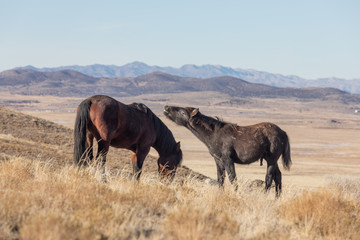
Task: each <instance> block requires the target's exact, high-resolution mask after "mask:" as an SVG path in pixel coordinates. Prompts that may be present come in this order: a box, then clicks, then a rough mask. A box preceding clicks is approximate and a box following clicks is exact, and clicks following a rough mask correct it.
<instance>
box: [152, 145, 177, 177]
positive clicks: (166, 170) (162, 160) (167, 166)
mask: <svg viewBox="0 0 360 240" xmlns="http://www.w3.org/2000/svg"><path fill="white" fill-rule="evenodd" d="M181 160H182V151H181V148H180V142H178V143H176V146H175V147H174V149H173V151H172V152H171V153H170V154H168V155H167V156H160V157H159V159H158V171H159V174H160V177H161V179H169V180H170V182H171V181H172V180H173V179H174V176H175V172H176V169H177V167H178V166H179V165H180V164H181Z"/></svg>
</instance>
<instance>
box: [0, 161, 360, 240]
mask: <svg viewBox="0 0 360 240" xmlns="http://www.w3.org/2000/svg"><path fill="white" fill-rule="evenodd" d="M107 180H108V183H107V184H101V183H99V182H98V181H97V180H96V177H94V173H93V172H92V171H91V168H83V169H77V168H75V167H74V166H71V165H68V166H63V167H56V165H53V164H51V163H45V162H40V161H36V160H28V159H26V158H20V157H12V158H10V159H8V160H6V161H1V162H0V239H145V238H146V239H304V238H306V239H356V238H357V237H358V236H360V232H359V229H360V219H359V218H360V197H359V196H360V194H359V192H358V191H359V189H360V183H359V180H358V179H345V180H344V179H341V178H339V179H332V181H330V183H329V188H324V189H319V190H317V191H312V192H311V191H299V189H294V188H293V187H291V186H285V188H284V192H283V195H282V197H281V198H279V199H277V200H276V199H275V198H274V193H273V192H271V193H270V194H264V193H263V191H262V189H253V188H250V187H249V184H248V181H246V180H244V179H240V180H239V185H240V186H239V191H234V189H233V188H232V187H231V186H229V185H226V186H225V189H223V190H221V189H219V188H218V187H217V186H214V185H210V184H206V183H203V182H200V181H198V180H196V179H185V180H181V181H177V182H175V183H173V184H171V185H170V186H167V185H163V184H162V183H160V182H159V181H158V179H157V176H155V175H151V174H146V173H145V174H144V175H143V176H142V178H141V181H140V182H138V183H137V182H134V181H133V180H131V179H129V177H128V175H127V174H123V173H121V172H118V174H111V175H109V176H107ZM347 187H348V188H347ZM356 191H357V192H356Z"/></svg>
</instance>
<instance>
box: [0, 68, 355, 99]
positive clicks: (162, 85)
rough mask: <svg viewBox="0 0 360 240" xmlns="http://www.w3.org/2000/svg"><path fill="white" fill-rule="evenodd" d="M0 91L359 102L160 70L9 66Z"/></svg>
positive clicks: (335, 93) (339, 94) (332, 92)
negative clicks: (114, 73)
mask: <svg viewBox="0 0 360 240" xmlns="http://www.w3.org/2000/svg"><path fill="white" fill-rule="evenodd" d="M0 91H6V92H11V93H16V94H22V95H56V96H77V97H79V96H81V97H87V96H91V95H94V94H106V95H110V96H113V97H127V96H139V95H142V94H172V93H187V92H199V93H200V94H202V92H217V93H221V94H226V95H228V96H230V97H231V98H232V99H238V98H245V97H257V98H297V99H303V100H310V99H320V100H336V101H342V102H345V103H350V102H351V103H356V104H359V103H360V95H359V94H350V93H347V92H344V91H341V90H339V89H335V88H279V87H274V86H268V85H265V84H259V83H250V82H247V81H244V80H242V79H240V78H235V77H231V76H221V77H212V78H193V77H180V76H175V75H170V74H167V73H163V72H152V73H149V74H145V75H141V76H139V77H116V78H109V77H92V76H88V75H85V74H82V73H79V72H76V71H73V70H61V71H56V72H39V71H35V70H31V69H13V70H7V71H4V72H1V73H0ZM184 96H185V95H184Z"/></svg>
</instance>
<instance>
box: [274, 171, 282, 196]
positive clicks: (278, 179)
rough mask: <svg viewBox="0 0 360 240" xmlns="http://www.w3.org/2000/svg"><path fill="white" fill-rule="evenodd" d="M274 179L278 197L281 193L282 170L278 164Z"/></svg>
mask: <svg viewBox="0 0 360 240" xmlns="http://www.w3.org/2000/svg"><path fill="white" fill-rule="evenodd" d="M274 181H275V191H276V197H279V196H280V194H281V172H280V169H279V166H278V165H277V164H276V167H275V174H274Z"/></svg>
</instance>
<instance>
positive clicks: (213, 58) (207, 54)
mask: <svg viewBox="0 0 360 240" xmlns="http://www.w3.org/2000/svg"><path fill="white" fill-rule="evenodd" d="M0 6H1V7H0V71H3V70H6V69H10V68H14V67H18V66H25V65H33V66H36V67H56V66H64V65H90V64H95V63H98V64H114V65H124V64H126V63H129V62H133V61H142V62H145V63H147V64H149V65H158V66H173V67H180V66H182V65H184V64H197V65H203V64H219V65H224V66H228V67H233V68H244V69H248V68H251V69H256V70H261V71H267V72H272V73H281V74H285V75H298V76H300V77H304V78H319V77H332V76H334V77H342V78H348V79H351V78H360V1H357V0H353V1H348V0H338V1H331V0H293V1H291V0H287V1H286V0H284V1H278V0H272V1H269V0H266V1H265V0H264V1H260V0H248V1H240V0H238V1H227V0H223V1H220V0H218V1H211V0H206V1H196V0H192V1H187V0H181V1H171V0H166V1H156V0H152V1H145V0H143V1H140V0H139V1H137V0H132V1H106V0H103V1H91V0H87V1H76V0H71V1H68V0H61V1H51V0H47V1H36V0H32V1H17V0H14V1H8V0H5V1H3V0H0Z"/></svg>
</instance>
